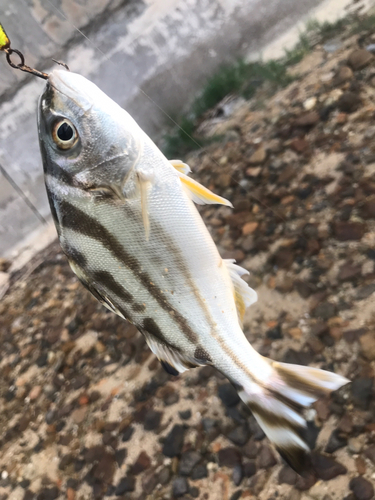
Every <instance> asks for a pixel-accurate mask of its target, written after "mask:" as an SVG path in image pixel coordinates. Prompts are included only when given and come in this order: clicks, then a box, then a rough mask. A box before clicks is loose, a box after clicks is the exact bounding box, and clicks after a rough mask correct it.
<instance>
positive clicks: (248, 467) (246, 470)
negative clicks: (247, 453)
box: [242, 460, 257, 477]
mask: <svg viewBox="0 0 375 500" xmlns="http://www.w3.org/2000/svg"><path fill="white" fill-rule="evenodd" d="M242 469H243V475H244V477H252V476H254V474H255V473H256V471H257V466H256V463H255V460H250V461H249V462H245V463H244V464H243V465H242Z"/></svg>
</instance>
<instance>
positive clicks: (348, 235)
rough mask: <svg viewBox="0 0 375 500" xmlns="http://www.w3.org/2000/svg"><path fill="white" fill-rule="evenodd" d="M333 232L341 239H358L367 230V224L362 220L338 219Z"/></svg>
mask: <svg viewBox="0 0 375 500" xmlns="http://www.w3.org/2000/svg"><path fill="white" fill-rule="evenodd" d="M333 232H334V235H335V237H336V238H337V239H338V240H339V241H358V240H360V239H361V238H362V236H363V235H364V234H365V232H366V226H365V225H364V224H362V223H361V222H350V221H336V222H335V223H334V224H333Z"/></svg>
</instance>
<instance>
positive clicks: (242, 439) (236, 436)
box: [227, 425, 249, 446]
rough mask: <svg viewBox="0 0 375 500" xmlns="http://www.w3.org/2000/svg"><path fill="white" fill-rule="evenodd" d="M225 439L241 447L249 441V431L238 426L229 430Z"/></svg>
mask: <svg viewBox="0 0 375 500" xmlns="http://www.w3.org/2000/svg"><path fill="white" fill-rule="evenodd" d="M227 438H228V439H229V440H230V441H232V443H233V444H236V445H237V446H243V445H244V444H246V443H247V441H248V439H249V429H248V427H247V425H240V426H238V427H236V428H235V429H233V430H231V431H230V432H229V434H228V435H227Z"/></svg>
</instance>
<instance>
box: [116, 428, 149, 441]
mask: <svg viewBox="0 0 375 500" xmlns="http://www.w3.org/2000/svg"><path fill="white" fill-rule="evenodd" d="M147 430H150V429H147ZM133 433H134V427H133V426H131V425H129V426H128V427H125V429H124V430H123V433H122V441H123V442H124V443H125V442H126V441H129V439H130V438H131V437H132V435H133Z"/></svg>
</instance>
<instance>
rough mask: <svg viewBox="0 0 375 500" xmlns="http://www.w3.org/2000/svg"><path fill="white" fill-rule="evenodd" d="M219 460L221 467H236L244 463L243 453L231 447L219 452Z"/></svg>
mask: <svg viewBox="0 0 375 500" xmlns="http://www.w3.org/2000/svg"><path fill="white" fill-rule="evenodd" d="M218 459H219V466H220V467H234V466H235V465H238V464H241V462H242V457H241V453H240V452H239V451H238V450H237V448H230V447H228V448H222V449H221V450H219V453H218Z"/></svg>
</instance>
